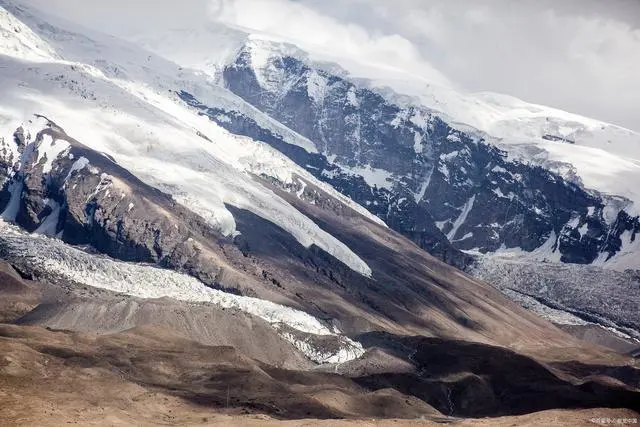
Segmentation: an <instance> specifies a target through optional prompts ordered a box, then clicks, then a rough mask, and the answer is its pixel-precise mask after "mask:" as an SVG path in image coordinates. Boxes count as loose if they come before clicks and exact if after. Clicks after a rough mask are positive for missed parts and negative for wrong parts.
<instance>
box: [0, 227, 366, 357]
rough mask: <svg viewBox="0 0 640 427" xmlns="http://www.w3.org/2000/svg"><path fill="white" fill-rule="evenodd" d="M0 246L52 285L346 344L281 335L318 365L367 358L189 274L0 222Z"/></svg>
mask: <svg viewBox="0 0 640 427" xmlns="http://www.w3.org/2000/svg"><path fill="white" fill-rule="evenodd" d="M0 242H1V243H2V245H3V250H4V251H9V252H10V253H12V254H19V255H20V257H21V258H22V259H25V260H28V261H26V262H28V263H29V266H30V268H32V269H34V270H35V271H37V273H38V274H39V275H41V276H44V277H48V278H51V279H54V280H60V279H62V280H66V281H69V282H73V283H77V284H81V285H85V286H90V287H93V288H99V289H105V290H108V291H112V292H117V293H121V294H124V295H129V296H132V297H137V298H144V299H157V298H165V297H166V298H173V299H175V300H179V301H186V302H198V303H211V304H215V305H217V306H219V307H223V308H231V309H237V310H240V311H243V312H245V313H248V314H251V315H254V316H256V317H259V318H261V319H263V320H265V321H266V322H268V323H269V324H271V325H272V326H273V327H274V328H275V329H276V330H278V329H279V328H278V327H279V326H280V325H287V326H289V327H291V328H293V329H295V330H297V331H300V332H302V333H305V334H311V335H320V336H334V337H336V338H337V339H339V340H340V342H341V343H343V344H344V348H341V349H339V350H338V351H337V352H335V353H331V352H323V351H319V350H317V349H315V348H313V347H312V346H310V345H308V344H307V343H299V342H297V341H296V340H295V338H294V337H293V336H292V335H291V334H286V333H284V332H283V333H282V334H281V335H282V336H283V338H285V339H287V340H288V341H290V342H292V344H294V345H295V346H296V347H297V348H299V349H300V350H301V351H303V352H304V353H305V355H307V356H308V357H309V358H310V359H311V360H314V361H316V362H318V363H340V362H344V361H347V360H351V359H353V358H356V357H359V356H361V355H362V354H363V353H364V350H363V348H362V346H361V345H360V344H359V343H357V342H354V341H352V340H350V339H349V338H347V337H345V336H343V335H341V332H340V330H339V329H337V328H336V327H335V326H330V325H328V324H326V323H324V322H321V321H320V320H318V319H317V318H315V317H313V316H311V315H309V314H308V313H305V312H303V311H300V310H296V309H293V308H290V307H286V306H283V305H280V304H276V303H273V302H270V301H265V300H261V299H258V298H252V297H245V296H238V295H233V294H229V293H226V292H223V291H220V290H217V289H211V288H208V287H206V286H205V285H204V284H202V283H201V282H200V281H198V280H197V279H195V278H193V277H191V276H187V275H185V274H181V273H177V272H174V271H171V270H164V269H160V268H156V267H153V266H148V265H141V264H130V263H125V262H120V261H115V260H112V259H110V258H107V257H103V256H96V255H91V254H88V253H86V252H83V251H81V250H79V249H76V248H73V247H71V246H68V245H66V244H64V243H62V242H61V241H59V240H57V239H51V238H47V237H44V236H40V235H27V234H25V233H23V232H21V231H20V230H19V229H17V228H16V227H14V226H11V225H9V224H7V223H5V222H3V221H0Z"/></svg>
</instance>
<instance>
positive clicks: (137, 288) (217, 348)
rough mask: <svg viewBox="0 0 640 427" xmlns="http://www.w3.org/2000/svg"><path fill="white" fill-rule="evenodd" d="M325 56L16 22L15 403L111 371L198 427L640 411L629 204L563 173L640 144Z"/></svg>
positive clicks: (8, 291) (225, 39) (5, 171)
mask: <svg viewBox="0 0 640 427" xmlns="http://www.w3.org/2000/svg"><path fill="white" fill-rule="evenodd" d="M187 45H188V46H189V48H188V49H184V46H187ZM327 59H328V57H327V56H325V57H323V59H322V61H320V60H319V59H318V57H317V54H315V53H309V52H305V51H303V50H302V49H300V48H298V47H296V46H294V45H292V44H289V43H285V42H283V41H282V40H277V39H274V38H273V37H269V36H266V35H257V34H251V33H249V32H247V31H244V30H242V29H237V28H229V27H225V26H222V25H217V24H216V25H214V24H211V26H206V27H204V28H196V29H190V28H186V29H174V30H172V31H167V32H164V33H162V34H144V33H142V34H139V35H137V36H131V37H127V38H125V39H122V38H118V37H116V36H114V35H107V34H103V33H100V32H97V31H94V30H91V29H87V28H84V27H83V26H82V25H81V23H73V22H68V21H67V20H66V19H63V18H60V17H56V16H53V15H51V14H49V13H47V12H46V11H43V10H38V9H36V8H32V7H27V6H23V5H21V4H20V3H19V2H17V1H8V0H0V95H1V96H0V217H1V219H0V293H2V297H3V298H2V304H0V319H2V321H3V322H4V321H5V320H7V319H10V321H11V322H14V323H15V324H13V325H0V328H1V329H2V333H1V334H0V341H1V342H2V344H3V345H2V346H0V347H1V349H2V354H0V356H1V357H2V360H6V361H7V363H6V364H0V365H2V366H0V375H2V376H4V375H7V376H9V377H10V378H13V377H12V376H15V373H16V372H17V373H18V374H19V376H20V381H14V382H11V381H9V382H2V385H1V387H0V394H7V395H11V396H13V395H15V396H18V398H16V399H17V400H19V401H20V403H21V404H22V400H23V399H22V397H21V395H20V392H21V390H23V389H22V388H21V387H23V386H24V385H25V384H27V385H28V384H30V382H29V381H25V380H23V378H26V377H25V375H35V376H36V377H37V378H40V377H42V376H43V375H44V374H43V372H45V373H46V372H50V371H47V370H46V369H49V370H51V369H53V370H56V371H55V375H54V376H47V381H48V384H49V385H52V386H55V387H58V386H59V385H60V384H61V383H62V380H59V378H58V377H56V375H57V376H60V377H61V376H64V377H65V380H66V379H67V378H69V379H70V380H71V381H76V380H77V381H87V379H90V380H91V381H92V382H94V381H95V382H96V383H97V380H96V378H98V376H99V378H103V376H105V375H106V376H108V375H111V374H113V376H114V378H116V379H117V381H120V382H116V383H111V384H118V385H117V386H113V385H109V386H108V387H106V388H107V389H108V391H109V393H110V394H111V395H113V394H114V393H113V390H117V393H115V394H118V399H120V394H121V393H122V390H123V389H124V388H123V387H121V386H120V385H121V384H123V383H124V384H128V385H131V387H133V388H132V389H133V390H134V392H133V394H134V395H135V398H134V399H133V400H135V401H136V402H138V401H139V399H140V396H147V395H149V396H151V395H153V396H156V395H157V396H160V397H158V399H159V400H157V401H156V403H154V404H153V405H149V407H152V408H156V407H161V408H162V410H164V408H166V407H168V406H167V405H168V404H167V403H166V402H167V400H166V398H165V397H164V396H173V397H176V398H179V400H178V401H177V403H176V405H178V406H177V407H180V408H183V407H186V406H180V405H186V403H185V402H187V403H188V405H190V406H188V405H187V406H188V408H189V409H188V411H191V412H188V417H190V418H189V419H190V420H194V419H195V418H193V412H192V411H193V405H194V403H197V406H202V407H203V408H206V409H207V410H211V409H212V407H214V408H215V407H225V409H226V410H229V411H231V410H235V409H234V408H238V409H239V410H240V409H241V410H242V411H245V410H248V411H250V413H269V414H273V415H274V416H277V417H279V418H282V419H284V418H287V417H289V418H294V417H306V418H309V417H320V418H321V417H325V418H331V419H334V418H343V417H356V416H358V417H362V416H364V415H363V414H371V415H372V416H374V415H375V416H376V417H382V418H385V417H398V416H401V417H405V416H406V417H418V416H421V415H423V414H425V413H426V414H435V415H436V416H438V417H440V416H441V415H452V416H464V417H468V416H494V415H495V416H497V415H501V416H502V415H510V414H522V413H526V412H527V411H538V410H544V409H551V408H574V407H583V406H584V407H601V406H602V407H613V406H615V407H618V406H619V407H624V408H627V407H628V408H636V407H637V396H636V394H637V392H636V390H637V379H638V375H637V373H636V371H635V370H634V369H635V368H633V367H632V365H631V362H629V360H630V358H629V356H627V355H624V354H621V353H619V352H630V351H633V350H634V349H636V347H637V346H636V344H635V343H636V341H634V340H637V339H638V338H640V332H639V331H640V320H639V319H638V318H637V317H638V316H637V315H636V313H635V312H634V311H633V307H635V305H633V304H634V303H635V302H637V301H640V289H639V288H638V287H637V286H636V285H637V274H635V273H633V272H624V273H622V272H616V271H612V270H611V269H605V268H602V267H601V265H604V266H607V267H615V268H624V267H627V266H630V267H634V268H635V267H638V262H637V256H638V253H639V252H638V251H637V245H638V242H639V241H640V240H638V239H636V236H637V233H638V232H640V221H639V220H638V217H637V216H635V215H636V213H635V210H634V201H635V200H634V195H633V194H631V193H627V192H625V191H623V190H624V189H623V187H622V185H623V183H622V182H620V185H621V186H620V187H616V188H615V189H614V188H613V187H605V185H608V184H607V183H606V182H604V181H603V182H602V183H601V185H602V186H601V187H598V186H597V185H591V181H589V179H590V177H589V176H587V175H585V174H584V171H583V170H582V169H581V168H582V167H583V166H584V164H578V160H580V159H578V160H576V163H575V164H573V163H572V164H568V163H563V162H562V161H561V160H562V159H560V158H559V157H557V156H556V157H554V156H555V155H556V154H557V153H559V152H560V151H561V150H563V149H566V147H569V148H570V149H575V148H576V147H577V148H578V151H576V152H580V153H582V154H580V155H581V156H584V153H586V152H587V151H580V150H583V149H584V150H595V149H603V148H602V147H597V146H596V145H597V143H598V141H599V140H600V137H601V136H602V135H605V136H607V137H609V138H611V139H612V143H611V144H612V145H611V147H613V148H611V150H608V151H607V153H608V154H609V155H611V156H623V155H625V151H624V150H629V152H630V153H633V152H634V151H633V148H632V144H634V143H635V142H634V141H637V139H635V136H634V134H632V133H629V132H627V131H625V130H621V129H619V128H614V127H608V125H600V124H598V125H593V123H596V122H595V121H593V122H591V121H588V120H587V119H582V118H578V117H574V116H569V115H565V113H561V112H553V111H552V110H550V109H545V108H544V107H537V106H531V105H528V104H526V105H525V104H522V105H521V104H518V103H519V101H514V100H506V99H504V98H498V97H497V96H495V95H487V94H484V95H462V94H459V93H457V92H455V91H454V90H453V89H450V88H446V87H444V86H442V87H441V86H437V87H436V86H435V84H434V85H433V86H428V87H423V90H422V91H421V92H420V91H415V92H413V93H411V94H410V95H411V96H409V95H407V94H403V90H404V89H406V88H407V87H410V86H411V85H413V84H414V83H415V82H409V83H405V87H404V89H403V85H402V84H400V83H399V82H398V81H394V82H393V83H394V85H393V86H391V87H388V86H390V83H389V82H388V81H385V80H384V79H383V78H382V77H379V78H378V79H373V80H371V79H370V80H363V79H362V78H360V77H362V76H358V75H357V73H355V72H354V70H356V69H357V68H358V67H357V66H356V67H354V66H353V64H350V67H351V68H349V67H346V68H343V66H344V63H343V62H341V60H340V58H334V59H335V60H337V61H338V62H337V63H332V62H328V61H327ZM364 68H366V67H364ZM368 71H371V70H368ZM379 73H380V75H381V76H384V75H387V74H385V72H383V71H380V72H379ZM373 74H375V73H373ZM369 77H371V75H369ZM414 87H415V86H414ZM429 91H431V92H429ZM436 99H437V100H439V101H438V102H439V103H442V102H443V100H444V99H447V102H448V104H447V105H448V107H447V108H444V106H443V107H442V108H437V106H436V105H435V104H437V103H438V102H436V101H435V100H436ZM474 103H475V105H480V106H481V108H480V109H479V110H478V111H475V112H473V113H472V112H470V111H467V110H468V109H469V108H471V107H469V105H470V104H474ZM516 104H517V105H516ZM525 110H526V111H525ZM481 111H485V113H482V114H481ZM488 111H491V112H492V114H493V115H490V114H489V113H488ZM464 114H467V116H465V115H464ZM474 114H475V116H474ZM483 114H484V115H483ZM527 114H529V115H530V116H531V120H530V123H529V125H528V127H527V128H526V129H524V128H520V127H517V125H516V124H515V123H518V122H519V121H522V122H526V121H527V120H525V117H528V116H527ZM539 114H543V115H545V118H544V120H543V121H542V122H540V120H541V119H540V116H539ZM481 119H482V120H485V122H482V120H481ZM491 120H492V121H491ZM539 125H540V126H542V127H540V129H538V126H539ZM598 126H599V128H598ZM603 126H604V127H603ZM510 128H513V132H512V131H510V130H509V129H510ZM596 128H598V129H599V130H598V129H596ZM536 129H537V130H536ZM501 132H502V133H501ZM518 132H520V133H518ZM536 132H538V133H536ZM625 138H628V139H625ZM614 139H615V142H613V141H614ZM547 145H548V146H549V147H561V148H558V149H557V151H556V152H553V148H549V150H548V151H545V150H546V148H545V147H546V146H547ZM554 153H556V154H554ZM627 160H628V162H630V164H632V163H634V161H633V160H629V159H627ZM627 166H629V165H626V164H622V163H620V164H618V163H616V164H611V165H610V169H609V172H610V173H611V177H612V178H611V179H612V181H611V182H614V181H615V182H616V183H617V182H618V177H622V176H623V175H616V173H617V172H616V171H624V170H627V171H628V172H629V173H630V175H628V176H629V177H632V176H633V174H634V173H635V172H634V169H633V168H631V166H629V168H628V169H624V168H626V167H627ZM616 168H617V169H616ZM614 178H615V179H614ZM630 188H631V187H630ZM423 249H426V250H427V251H428V252H430V253H431V254H433V255H435V257H434V256H431V255H430V254H429V253H427V251H425V250H423ZM438 258H440V259H438ZM442 260H444V261H445V262H442ZM560 261H562V262H564V264H563V263H561V262H560ZM552 262H553V263H552ZM569 263H580V264H594V265H589V266H584V265H580V266H577V265H570V264H569ZM452 265H453V266H452ZM547 265H552V266H553V268H547V269H545V271H544V272H542V273H541V272H539V271H538V270H540V269H544V268H545V266H547ZM454 266H455V267H459V268H466V269H467V272H469V273H471V275H469V274H465V273H463V272H462V271H460V270H459V269H458V268H455V267H454ZM473 276H475V277H478V278H481V279H483V280H490V281H491V282H492V284H493V286H491V285H490V284H488V283H487V282H485V281H483V280H478V279H476V278H474V277H473ZM7 278H9V279H10V280H8V279H7ZM569 279H570V280H569ZM585 280H587V281H590V282H596V281H597V282H599V286H596V284H595V283H587V285H588V286H590V287H585ZM5 282H6V283H5ZM512 282H513V283H512ZM496 288H497V289H496ZM577 294H579V295H577ZM505 295H507V296H508V298H507V297H505ZM606 296H609V297H610V302H609V303H608V304H602V303H601V300H602V299H603V298H604V297H606ZM5 297H7V298H5ZM9 297H11V298H9ZM5 299H6V300H7V301H5ZM514 301H515V302H514ZM629 302H631V304H632V305H628V303H629ZM522 305H524V306H526V307H533V308H534V310H535V312H536V313H537V314H540V316H537V315H535V314H533V313H531V312H530V311H528V310H525V309H523V308H522ZM7 307H9V309H10V310H7ZM17 313H21V314H20V315H17ZM545 318H546V319H547V320H551V321H553V322H555V323H556V324H558V325H562V324H564V325H570V326H576V325H578V326H579V327H584V328H585V329H584V330H587V328H593V329H595V330H596V331H597V332H598V333H599V334H600V335H598V333H596V335H597V336H598V337H601V336H604V337H605V338H603V340H605V341H607V340H608V341H607V342H610V341H611V340H614V341H615V340H622V341H623V342H622V343H620V342H615V343H614V344H615V346H614V345H613V344H612V345H609V348H608V349H607V348H604V347H600V346H597V345H594V344H593V342H596V343H597V344H602V342H601V341H599V340H594V339H592V340H591V342H587V341H586V340H580V339H578V338H576V337H574V336H571V335H569V334H567V333H565V332H563V331H561V330H560V329H559V328H557V327H556V326H554V325H553V324H551V323H550V322H548V321H547V320H545ZM44 327H47V328H49V330H46V329H43V328H44ZM606 328H608V329H606ZM589 330H591V329H589ZM16 331H18V332H16ZM70 331H73V332H70ZM611 331H613V333H612V332H611ZM84 332H90V334H87V335H86V336H85V335H83V333H84ZM616 334H617V335H616ZM576 335H577V334H576ZM34 337H35V338H34ZM611 337H614V338H611ZM620 337H622V338H624V339H622V338H620ZM599 339H600V338H599ZM30 340H33V341H30ZM39 340H40V341H39ZM188 340H192V341H188ZM160 341H163V342H162V343H160V344H161V345H160V344H159V342H160ZM165 341H166V342H165ZM62 342H64V345H65V346H67V347H69V348H66V347H65V348H62V347H61V345H62V344H61V343H62ZM5 343H8V344H9V345H4V344H5ZM100 343H103V344H104V346H102V344H100ZM25 345H31V346H32V347H30V350H29V351H26V352H22V350H20V349H22V347H21V346H25ZM6 348H8V349H9V350H6ZM15 349H18V350H15ZM105 349H106V350H105ZM621 349H622V350H621ZM14 350H15V351H21V353H20V354H21V355H30V356H31V355H34V354H35V355H36V356H34V357H36V358H37V360H38V362H37V363H38V364H34V365H33V366H38V368H32V367H31V366H32V365H28V364H26V363H24V364H22V365H19V366H20V369H16V363H21V362H17V360H18V359H21V357H22V356H20V357H14V356H15V353H14ZM80 350H82V351H85V350H86V351H87V352H88V353H86V354H84V353H81V351H80ZM136 352H137V353H136ZM191 352H193V354H191ZM87 355H90V356H87ZM177 359H180V360H177ZM182 359H184V360H182ZM176 360H177V363H176ZM40 361H43V362H42V363H41V362H40ZM442 361H445V364H444V365H443V363H442ZM450 361H453V363H454V365H452V366H449V365H448V363H449V362H450ZM567 361H570V362H571V363H567ZM583 361H584V362H585V363H587V362H588V363H592V364H596V363H597V364H598V366H597V368H594V371H593V372H591V371H589V372H588V373H586V374H585V373H584V372H583V370H584V368H582V366H587V365H583V364H582V363H583ZM50 362H51V363H50ZM210 362H211V363H210ZM45 365H46V366H45ZM143 365H144V366H143ZM326 365H329V366H326ZM62 366H64V370H62V368H61V367H62ZM52 367H53V368H52ZM94 367H97V368H94ZM238 367H240V368H239V369H238ZM550 367H552V368H553V369H550ZM58 368H60V369H58ZM92 369H96V370H92ZM90 370H91V371H90ZM78 371H81V374H78ZM594 372H595V374H594ZM94 374H95V375H97V376H94ZM596 374H597V375H596ZM109 378H111V377H109ZM254 382H255V384H256V386H255V389H256V390H253V389H252V387H253V385H254V384H253V383H254ZM5 383H7V384H10V386H9V389H8V392H6V393H5V388H3V387H5ZM34 383H35V382H34ZM72 384H76V383H72ZM612 384H613V385H612ZM218 388H220V390H222V391H220V390H218ZM38 389H46V392H47V393H52V394H56V393H57V392H51V391H50V390H49V388H47V387H40V386H39V385H38ZM81 389H82V387H77V386H74V388H73V390H72V392H68V390H66V391H64V390H63V391H62V392H60V393H57V394H60V395H61V396H64V398H65V400H68V401H71V400H73V399H72V398H71V397H69V396H74V394H73V393H75V394H76V395H77V393H78V391H77V390H81ZM52 390H53V389H52ZM55 390H57V389H55ZM252 390H253V391H252ZM254 392H255V393H257V394H252V393H254ZM306 394H309V396H305V397H304V398H302V397H300V396H301V395H306ZM96 396H98V395H96ZM265 396H266V397H265ZM336 396H339V399H336ZM294 398H295V399H294ZM91 399H93V400H94V401H98V400H99V401H101V404H102V400H100V399H99V398H97V397H95V396H94V395H91ZM296 399H303V400H300V402H305V405H308V407H307V406H301V405H299V404H298V403H296V402H298V400H296ZM25 400H28V396H27V399H25ZM342 400H348V402H347V403H346V404H342V403H340V404H337V403H336V402H338V401H342ZM281 401H284V402H286V405H284V406H283V405H282V402H281ZM157 402H160V403H157ZM203 402H204V403H203ZM74 403H75V401H74ZM207 405H212V406H211V407H210V406H207ZM81 406H82V405H81V404H80V403H78V407H81ZM121 407H123V405H122V404H121V402H120V401H118V408H121ZM284 407H286V408H287V409H286V410H283V409H282V408H284ZM410 407H411V408H413V409H407V408H410ZM363 408H367V409H366V410H365V409H363ZM368 408H372V409H368ZM394 408H395V409H394ZM416 408H417V409H416ZM0 412H2V411H0ZM214 412H215V411H214ZM174 413H177V411H175V412H174ZM292 414H293V415H292ZM209 415H210V414H207V416H209ZM101 416H102V413H101ZM136 416H137V414H136ZM2 417H3V414H2V413H0V421H1V420H2ZM134 419H135V420H137V419H138V418H136V417H135V416H134V417H132V418H128V422H130V423H131V420H134ZM165 419H169V417H167V418H165ZM198 419H199V418H198ZM442 419H445V418H437V420H442ZM52 422H54V421H52ZM203 422H206V420H204V421H203ZM36 424H37V423H36Z"/></svg>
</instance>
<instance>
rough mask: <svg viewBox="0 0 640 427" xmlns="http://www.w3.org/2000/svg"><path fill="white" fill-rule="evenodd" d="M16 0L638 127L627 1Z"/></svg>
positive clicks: (636, 43)
mask: <svg viewBox="0 0 640 427" xmlns="http://www.w3.org/2000/svg"><path fill="white" fill-rule="evenodd" d="M25 1H26V2H29V3H32V4H37V5H38V6H40V7H41V8H43V9H47V10H50V11H52V12H54V13H58V14H61V15H64V16H67V17H68V18H69V19H71V20H75V21H79V22H82V23H84V24H85V25H87V26H93V27H95V28H98V29H100V30H102V31H107V32H112V33H116V34H120V35H123V34H132V33H134V32H144V31H159V30H162V29H163V28H164V29H166V28H180V27H186V26H193V25H200V24H202V23H204V22H206V20H207V19H211V20H215V21H219V22H225V23H227V24H233V25H237V26H243V27H247V28H251V29H252V30H254V31H261V32H267V33H271V34H277V35H279V36H281V37H284V38H286V39H290V40H296V41H298V42H299V43H300V44H302V45H304V46H313V47H314V48H318V49H323V50H326V51H330V52H333V53H334V54H336V55H337V56H342V57H346V58H352V59H357V60H358V61H363V62H370V63H376V64H383V65H385V66H390V67H394V68H397V69H402V70H404V71H406V72H408V73H411V74H413V75H418V76H421V77H424V78H425V79H427V80H436V81H439V82H440V83H447V81H453V82H455V83H456V84H458V85H460V86H462V87H464V88H466V89H467V90H470V91H496V92H501V93H506V94H510V95H513V96H516V97H519V98H522V99H524V100H526V101H530V102H535V103H540V104H546V105H550V106H554V107H558V108H561V109H565V110H569V111H572V112H577V113H580V114H583V115H587V116H592V117H596V118H599V119H602V120H606V121H611V122H614V123H617V124H621V125H623V126H627V127H630V128H633V129H636V130H640V118H638V113H637V112H638V111H640V78H638V76H640V29H639V28H640V2H637V1H635V0H610V1H606V2H603V1H599V0H563V1H557V0H429V1H424V0H393V1H390V0H188V1H176V0H127V1H125V0H111V1H103V2H98V1H90V2H89V1H86V0H25ZM185 49H188V47H185ZM436 70H440V71H441V72H442V74H444V75H446V76H447V78H444V77H443V76H442V75H441V74H440V73H439V72H438V71H436Z"/></svg>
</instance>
